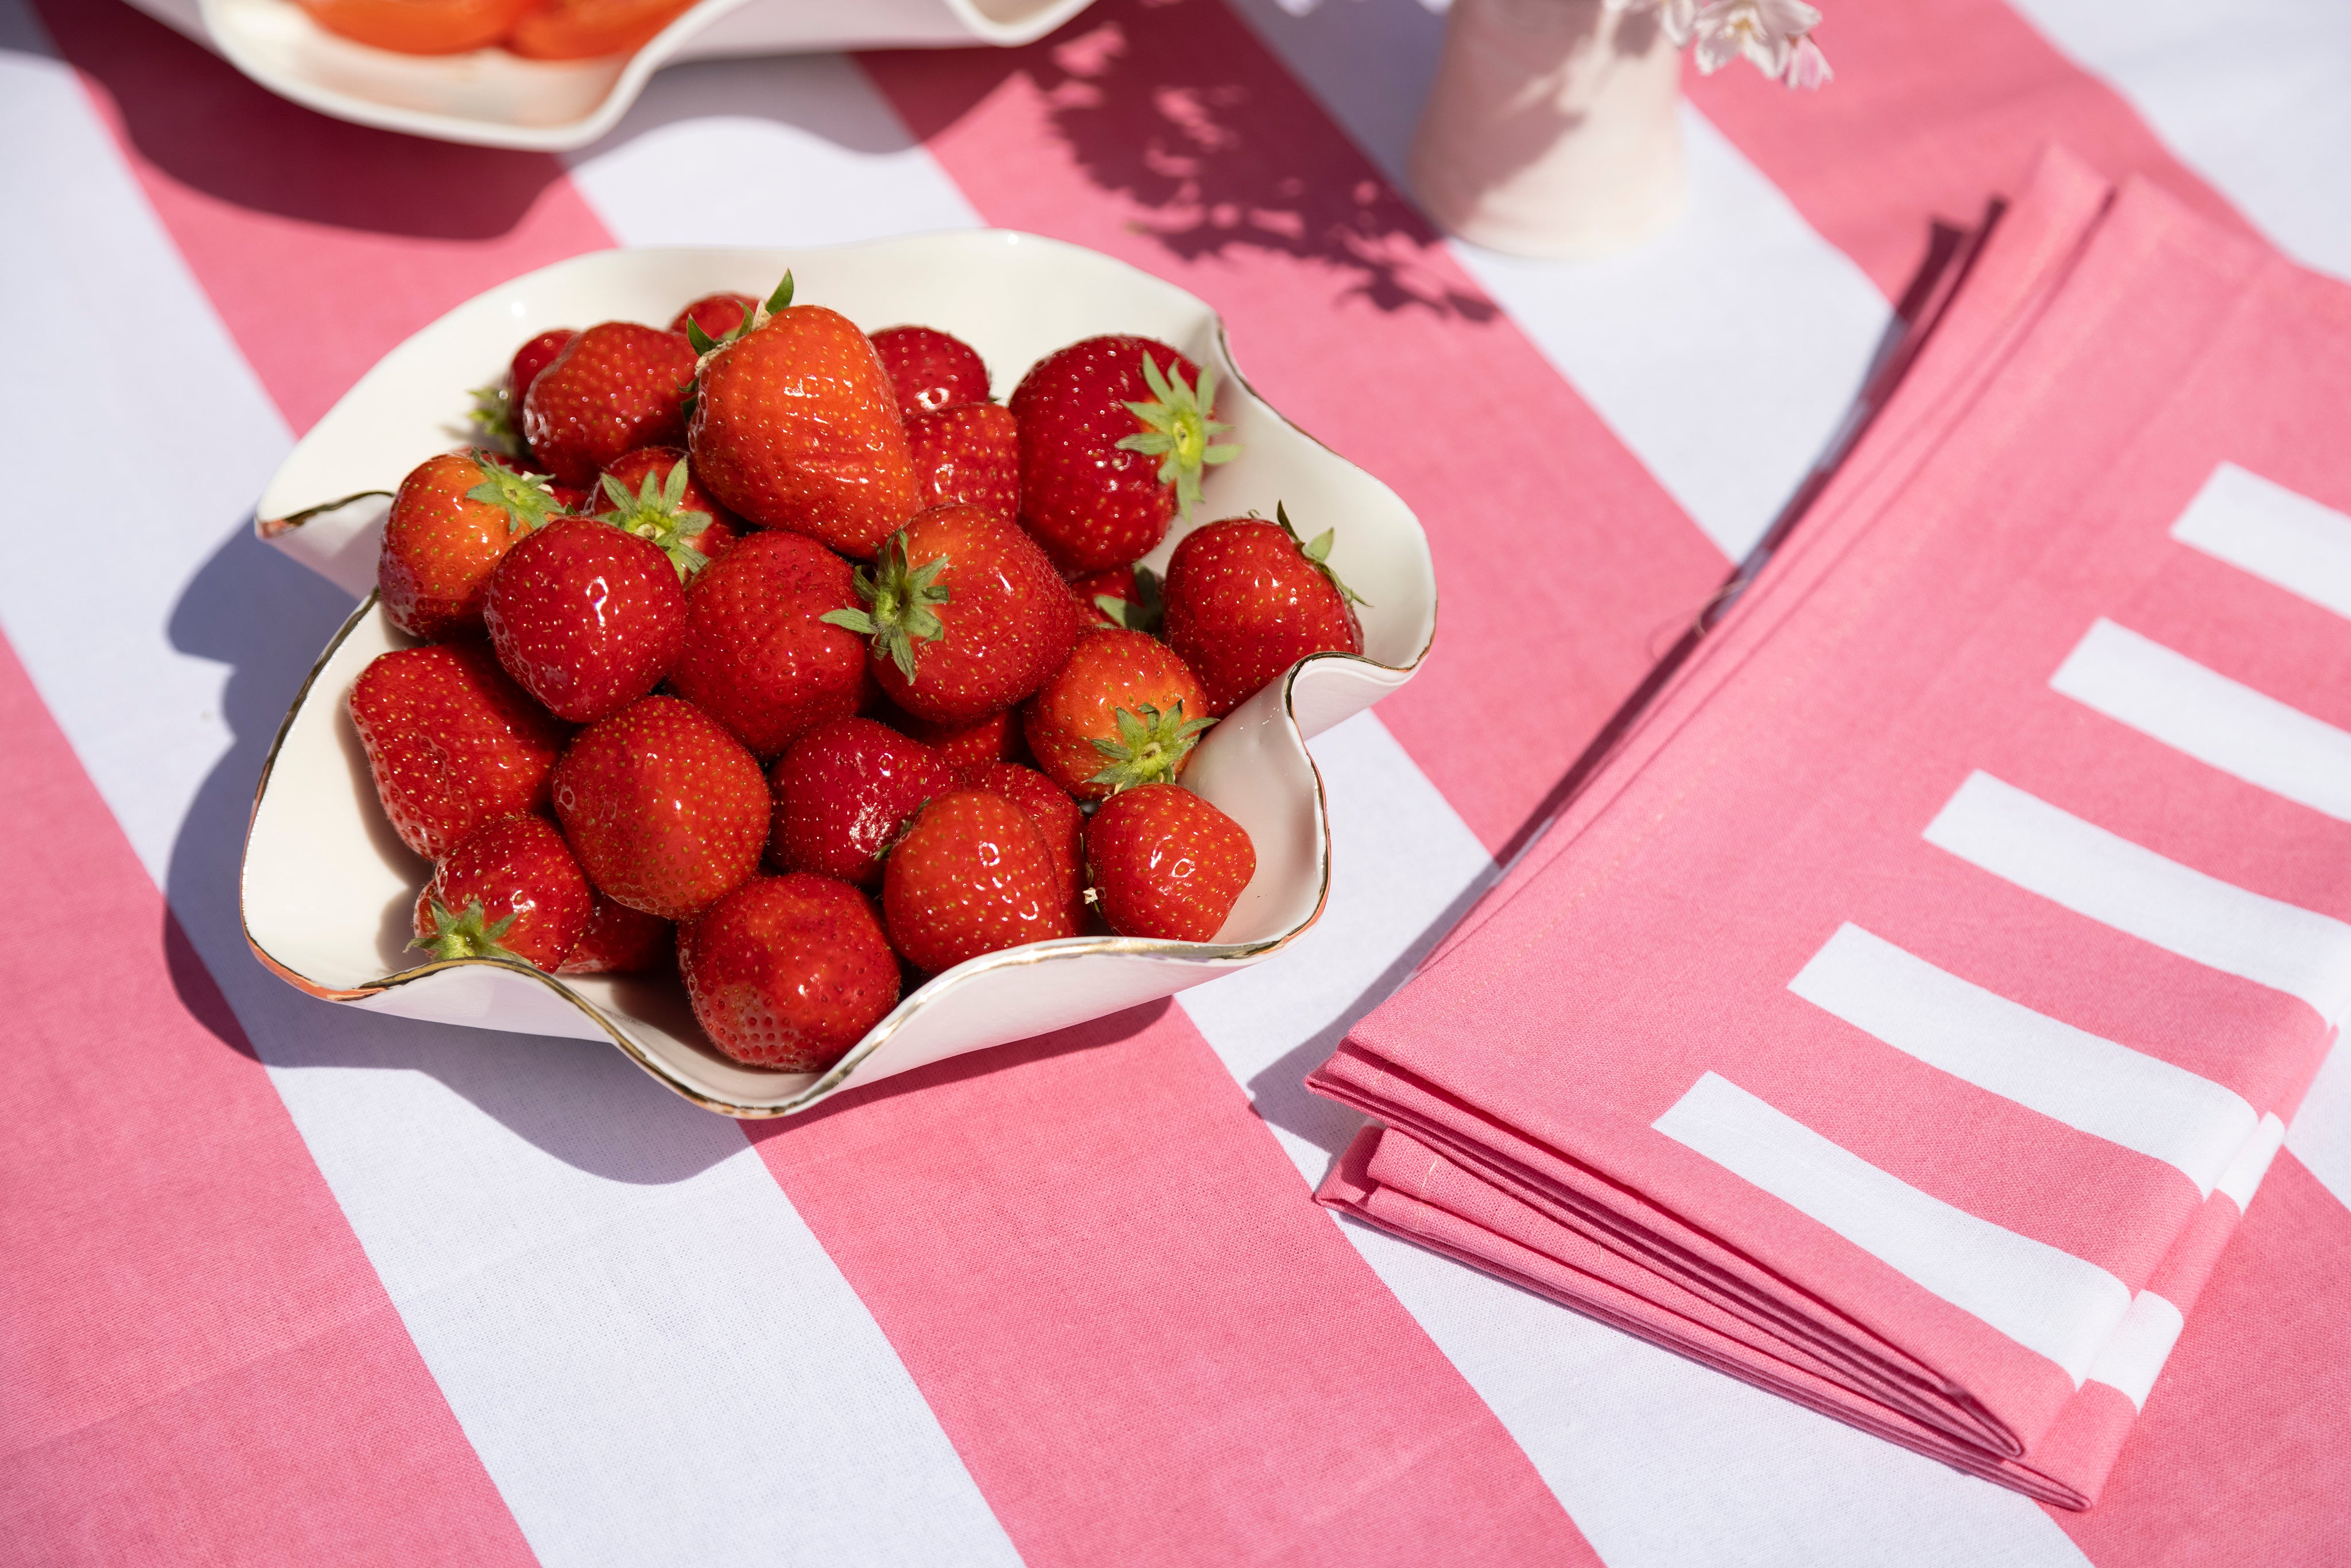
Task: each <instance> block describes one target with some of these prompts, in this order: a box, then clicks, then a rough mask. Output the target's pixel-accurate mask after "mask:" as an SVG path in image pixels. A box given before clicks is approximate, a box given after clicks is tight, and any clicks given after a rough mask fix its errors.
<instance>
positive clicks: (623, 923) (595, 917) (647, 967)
mask: <svg viewBox="0 0 2351 1568" xmlns="http://www.w3.org/2000/svg"><path fill="white" fill-rule="evenodd" d="M676 944H677V927H676V926H674V925H671V924H670V923H669V922H668V921H666V920H664V919H663V918H662V917H661V916H659V915H646V914H644V913H643V912H642V911H639V910H634V909H631V908H630V907H629V906H628V905H627V904H615V903H614V902H613V901H612V900H611V899H610V898H608V897H606V896H605V895H604V894H601V893H599V894H596V895H595V902H594V904H593V905H592V906H591V907H590V911H589V915H588V928H587V929H586V930H585V931H582V932H581V933H580V940H579V941H577V942H575V943H573V944H572V945H571V951H570V952H569V954H567V955H565V956H564V959H563V962H562V963H561V964H559V965H558V966H557V967H556V970H555V972H556V973H557V974H559V975H643V974H647V973H650V972H651V971H653V970H655V969H659V968H661V967H664V965H666V964H668V963H669V962H670V960H671V958H672V957H673V956H674V955H675V953H676Z"/></svg>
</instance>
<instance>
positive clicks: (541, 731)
mask: <svg viewBox="0 0 2351 1568" xmlns="http://www.w3.org/2000/svg"><path fill="white" fill-rule="evenodd" d="M350 716H351V722H352V724H353V726H354V727H356V728H357V729H358V730H359V735H360V744H361V745H362V746H363V747H365V748H366V750H367V758H368V768H369V771H370V772H371V773H372V774H373V775H374V778H375V788H376V796H377V799H378V800H381V802H382V803H383V810H384V815H385V816H386V817H387V818H389V819H390V820H391V821H392V828H393V831H396V832H398V833H399V834H400V837H401V841H402V842H403V843H405V844H407V846H408V847H409V848H410V849H412V850H414V851H415V852H417V853H418V854H421V855H423V856H425V857H427V858H428V859H433V860H438V859H440V858H441V857H442V856H443V855H445V854H447V853H448V852H450V851H451V850H452V849H454V848H455V847H456V845H457V842H458V841H459V840H461V839H463V838H465V836H466V835H467V834H468V833H470V832H472V831H474V830H475V828H476V827H479V826H480V825H481V824H482V823H484V822H486V821H493V820H495V819H496V818H499V817H509V816H513V815H515V814H517V813H518V812H524V811H534V810H542V809H544V808H545V807H546V805H547V803H548V800H549V779H550V776H551V774H552V773H553V771H554V768H555V762H556V758H558V757H559V756H560V755H561V754H562V751H563V744H564V739H565V737H566V736H568V735H569V733H570V730H569V726H567V725H565V724H564V723H563V722H562V721H561V720H559V719H558V718H557V717H555V716H554V715H552V714H550V713H549V712H547V711H546V710H545V709H544V708H542V707H540V706H538V704H537V703H535V702H533V701H531V699H530V696H529V694H528V693H526V692H525V691H524V690H523V689H522V688H521V687H520V686H517V685H515V684H514V682H513V680H512V679H510V678H509V677H508V676H507V673H506V672H505V671H504V670H502V669H500V668H498V662H497V658H496V655H495V654H493V653H491V652H490V650H489V646H488V645H487V644H486V643H436V644H434V645H431V646H428V647H423V648H403V649H400V650H396V651H395V652H392V653H383V654H379V655H378V656H377V657H376V658H375V660H374V661H373V662H372V663H371V664H369V665H368V667H367V668H366V669H364V670H361V671H360V675H359V679H358V680H357V681H355V682H353V683H352V685H351V695H350Z"/></svg>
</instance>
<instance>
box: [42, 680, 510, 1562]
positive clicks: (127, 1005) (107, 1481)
mask: <svg viewBox="0 0 2351 1568" xmlns="http://www.w3.org/2000/svg"><path fill="white" fill-rule="evenodd" d="M0 736H5V737H6V739H5V743H0V795H5V798H6V799H7V800H8V801H9V806H10V809H9V813H8V817H7V820H6V822H7V826H6V828H5V831H0V886H5V887H6V888H7V889H8V890H9V891H8V896H7V897H6V898H5V899H0V996H6V997H7V998H10V1007H9V1060H10V1062H11V1064H12V1068H13V1071H14V1078H13V1080H12V1082H13V1087H14V1089H15V1092H16V1096H17V1098H18V1100H19V1102H20V1103H22V1104H23V1105H25V1106H26V1107H29V1108H31V1110H32V1111H33V1114H30V1115H19V1116H17V1117H16V1118H15V1119H14V1121H13V1122H12V1124H11V1128H10V1131H9V1134H8V1136H7V1137H5V1138H0V1193H5V1195H6V1201H5V1204H0V1257H5V1259H6V1260H7V1272H8V1287H7V1291H6V1293H5V1303H6V1304H5V1309H0V1318H5V1327H0V1387H5V1390H6V1393H5V1396H0V1444H5V1448H6V1454H5V1458H0V1497H5V1498H6V1499H7V1500H8V1501H7V1509H6V1512H7V1516H8V1520H9V1531H10V1540H9V1544H8V1548H7V1549H6V1550H5V1552H0V1555H5V1556H7V1557H9V1558H10V1559H11V1560H12V1561H21V1562H28V1563H29V1562H43V1563H65V1562H76V1563H79V1562H93V1563H96V1562H105V1563H131V1562H163V1561H174V1562H193V1561H198V1560H202V1561H207V1562H237V1563H403V1564H405V1563H425V1562H463V1563H529V1562H531V1561H533V1559H532V1556H531V1552H530V1550H529V1548H528V1546H526V1545H525V1544H524V1542H523V1539H522V1535H521V1532H520V1531H518V1530H517V1528H516V1526H515V1522H514V1520H513V1518H512V1516H511V1515H509V1514H508V1512H507V1508H506V1505H505V1503H504V1502H503V1501H502V1500H500V1498H499V1496H498V1494H497V1491H496V1488H494V1487H493V1486H492V1485H491V1482H490V1479H489V1477H488V1475H487V1474H486V1472H485V1471H484V1470H483V1469H482V1464H481V1461H480V1460H479V1459H478V1458H475V1453H474V1450H473V1448H471V1447H470V1446H469V1445H468V1444H467V1442H466V1440H465V1434H464V1433H463V1432H462V1431H460V1430H459V1429H458V1426H457V1422H456V1418H455V1416H453V1415H452V1414H451V1412H450V1409H449V1406H448V1403H447V1401H446V1400H444V1398H443V1397H442V1395H441V1391H440V1389H439V1388H438V1387H437V1386H436V1385H434V1381H433V1378H432V1375H431V1374H429V1373H428V1372H427V1371H426V1370H425V1367H424V1364H423V1360H422V1359H421V1358H420V1357H419V1356H418V1354H417V1353H416V1347H415V1346H414V1345H413V1343H411V1342H410V1340H409V1337H408V1333H407V1331H406V1329H405V1328H404V1327H403V1326H402V1323H401V1321H400V1315H399V1313H398V1312H396V1311H395V1310H394V1309H393V1307H392V1302H391V1301H389V1300H388V1299H387V1298H386V1297H385V1295H384V1292H383V1287H382V1285H381V1283H380V1282H379V1281H378V1280H377V1279H376V1275H375V1270H373V1269H372V1268H371V1266H370V1265H369V1263H368V1260H367V1258H366V1256H365V1254H364V1253H362V1252H361V1251H360V1245H359V1241H358V1239H357V1238H356V1237H354V1236H353V1235H352V1234H351V1231H350V1227H349V1226H348V1225H347V1224H346V1223H345V1221H344V1219H343V1217H342V1213H341V1211H340V1209H339V1208H337V1207H336V1205H335V1200H334V1197H333V1195H332V1194H330V1193H329V1191H328V1189H327V1185H326V1183H325V1181H324V1180H323V1179H322V1178H321V1177H320V1176H319V1171H318V1167H317V1166H315V1165H313V1164H312V1163H311V1159H310V1155H309V1151H308V1149H306V1148H305V1147H304V1146H303V1144H302V1140H301V1137H300V1135H299V1134H298V1133H297V1132H296V1131H295V1129H294V1125H293V1123H292V1121H291V1120H290V1119H289V1118H288V1117H287V1113H286V1108H285V1106H284V1104H283V1103H281V1102H280V1101H279V1099H278V1097H277V1091H276V1089H275V1088H273V1087H272V1086H271V1084H270V1082H269V1078H268V1074H267V1073H266V1071H264V1070H263V1069H262V1067H261V1065H260V1063H259V1062H257V1061H255V1060H254V1058H253V1054H252V1048H251V1047H250V1046H249V1045H247V1044H246V1039H245V1036H244V1033H243V1031H242V1030H240V1029H239V1028H238V1026H237V1023H236V1019H235V1017H234V1016H233V1015H232V1014H231V1013H230V1011H229V1009H228V1006H227V1003H226V1002H225V999H224V998H222V996H221V994H220V992H219V991H218V990H217V989H216V988H214V985H213V982H212V977H211V976H210V975H209V974H208V973H206V971H205V970H204V967H203V965H202V964H201V963H200V962H199V961H198V959H197V958H196V956H195V955H194V952H193V949H191V948H190V946H188V943H187V940H186V938H185V937H184V936H182V934H181V932H180V930H179V927H178V925H176V924H175V923H174V922H173V920H172V916H171V915H170V914H169V912H168V911H167V910H166V909H165V907H164V904H163V899H162V894H160V893H159V892H158V891H157V890H156V888H155V885H154V883H153V882H152V880H151V879H150V878H149V876H148V875H147V873H146V872H145V870H144V869H142V868H141V865H140V864H139V862H138V861H137V859H136V858H134V856H133V855H132V853H131V847H130V845H129V844H128V843H126V842H125V841H123V838H122V835H121V832H120V830H119V829H118V828H117V827H116V825H115V823H114V820H113V818H112V817H111V816H110V815H109V813H108V811H107V809H106V806H105V804H104V802H102V801H101V800H99V797H98V794H97V791H96V790H95V789H93V787H92V786H91V784H90V782H89V779H88V778H87V777H86V776H85V775H84V773H83V772H82V769H81V765H80V764H79V762H78V761H77V760H76V759H75V758H74V755H73V752H72V750H71V749H70V747H68V745H67V743H66V740H65V737H64V736H62V735H61V734H59V733H58V731H57V727H56V726H55V724H54V723H52V722H51V720H50V718H49V716H48V715H47V712H46V711H45V710H44V709H43V707H42V706H41V702H40V698H39V697H38V696H37V695H36V694H35V693H34V691H33V688H32V685H31V684H30V683H29V682H28V681H27V680H26V677H25V674H24V670H23V668H22V667H21V666H20V665H19V664H17V662H16V655H15V653H13V652H12V651H11V650H10V649H9V648H8V647H7V645H6V644H5V642H0ZM61 975H62V976H68V977H71V983H70V984H68V985H63V986H61V985H59V984H58V983H57V981H58V977H60V976H61Z"/></svg>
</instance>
